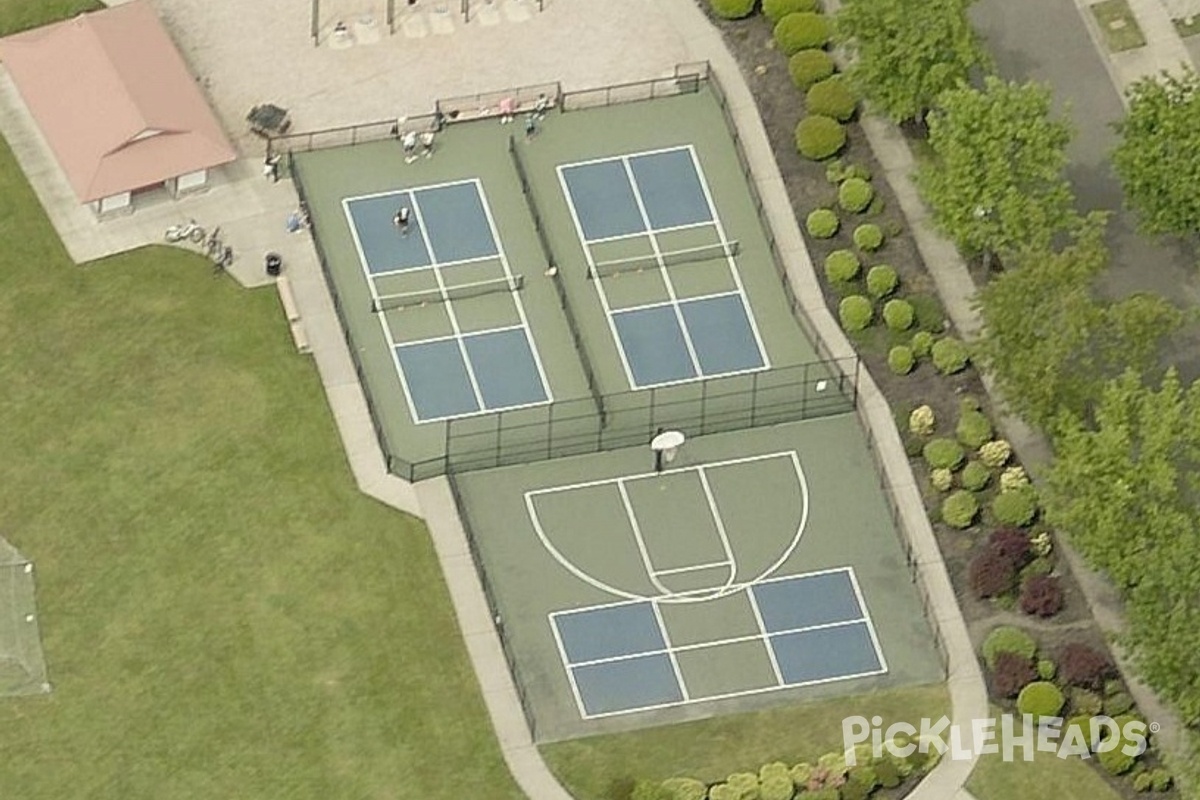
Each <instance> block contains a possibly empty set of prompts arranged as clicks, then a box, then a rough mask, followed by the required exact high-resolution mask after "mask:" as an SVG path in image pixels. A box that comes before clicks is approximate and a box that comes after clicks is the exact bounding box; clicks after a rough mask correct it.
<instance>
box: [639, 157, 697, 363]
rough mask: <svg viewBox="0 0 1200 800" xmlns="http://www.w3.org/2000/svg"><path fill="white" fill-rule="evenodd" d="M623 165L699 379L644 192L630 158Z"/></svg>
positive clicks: (672, 284)
mask: <svg viewBox="0 0 1200 800" xmlns="http://www.w3.org/2000/svg"><path fill="white" fill-rule="evenodd" d="M621 165H622V166H624V168H625V179H626V180H627V181H629V188H630V189H632V190H633V201H634V202H635V203H637V207H638V213H639V214H641V216H642V222H644V223H645V225H646V232H647V235H648V236H649V237H650V249H651V250H652V251H653V252H654V260H655V261H657V262H658V274H659V275H660V276H661V277H662V282H663V285H664V286H665V287H666V288H667V297H669V298H670V299H671V305H672V306H673V310H674V311H675V321H676V322H678V323H679V330H680V332H681V333H682V334H683V343H684V345H685V346H686V347H687V351H688V357H689V358H691V360H692V369H693V370H694V371H695V373H696V376H697V377H699V376H702V375H704V368H703V367H701V366H700V356H698V355H696V345H695V344H694V343H693V342H692V333H691V331H689V330H688V326H687V321H686V320H685V319H684V318H683V309H681V308H680V307H679V297H678V295H676V293H675V284H674V283H673V282H672V281H671V276H670V275H668V274H667V265H666V261H665V260H664V259H663V254H662V248H661V247H659V246H658V237H657V236H655V235H654V224H653V223H652V222H651V221H650V214H648V213H647V212H646V204H645V202H644V201H643V200H642V190H641V189H640V188H639V187H638V185H637V177H636V176H635V175H634V174H633V165H632V164H631V163H629V158H628V156H621Z"/></svg>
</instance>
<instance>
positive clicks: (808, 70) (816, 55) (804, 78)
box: [788, 50, 842, 183]
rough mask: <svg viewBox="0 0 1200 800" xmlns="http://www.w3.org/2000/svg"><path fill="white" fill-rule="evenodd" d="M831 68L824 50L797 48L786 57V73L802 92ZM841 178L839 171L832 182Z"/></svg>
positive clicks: (831, 60) (830, 70)
mask: <svg viewBox="0 0 1200 800" xmlns="http://www.w3.org/2000/svg"><path fill="white" fill-rule="evenodd" d="M833 70H834V64H833V57H832V56H830V55H829V53H826V52H825V51H824V50H799V51H797V52H795V53H792V55H791V57H790V58H789V59H788V74H789V75H791V76H792V83H793V84H794V85H795V86H796V88H797V89H799V90H800V91H802V92H805V91H808V89H809V87H811V86H813V85H814V84H816V83H820V82H821V81H823V80H825V79H826V78H828V77H829V76H830V75H832V74H833ZM841 180H842V179H841V177H840V173H839V177H838V178H836V179H834V180H833V181H832V182H833V183H837V182H839V181H841Z"/></svg>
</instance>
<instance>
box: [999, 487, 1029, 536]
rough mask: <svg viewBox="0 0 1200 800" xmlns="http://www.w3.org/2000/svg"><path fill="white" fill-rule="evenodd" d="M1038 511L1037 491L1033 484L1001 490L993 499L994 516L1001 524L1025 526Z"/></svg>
mask: <svg viewBox="0 0 1200 800" xmlns="http://www.w3.org/2000/svg"><path fill="white" fill-rule="evenodd" d="M1036 513H1037V491H1036V490H1034V488H1033V487H1032V486H1023V487H1021V488H1020V489H1014V490H1012V491H1010V492H1001V493H1000V494H998V495H996V496H995V498H993V499H992V516H993V517H995V518H996V522H998V523H1000V524H1001V525H1018V526H1020V527H1025V526H1026V525H1028V524H1029V523H1031V522H1033V517H1034V514H1036Z"/></svg>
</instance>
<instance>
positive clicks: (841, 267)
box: [825, 250, 862, 283]
mask: <svg viewBox="0 0 1200 800" xmlns="http://www.w3.org/2000/svg"><path fill="white" fill-rule="evenodd" d="M860 269H862V262H860V261H859V260H858V255H857V254H856V253H855V252H854V251H853V250H834V251H833V252H832V253H830V254H829V255H827V256H825V277H826V278H828V279H829V280H831V281H832V282H834V283H849V282H850V281H852V280H854V279H855V278H857V277H858V272H859V270H860Z"/></svg>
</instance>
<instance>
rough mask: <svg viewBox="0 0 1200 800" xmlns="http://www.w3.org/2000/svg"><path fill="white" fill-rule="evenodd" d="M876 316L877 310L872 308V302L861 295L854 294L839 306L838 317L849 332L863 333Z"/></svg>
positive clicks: (844, 299) (843, 300)
mask: <svg viewBox="0 0 1200 800" xmlns="http://www.w3.org/2000/svg"><path fill="white" fill-rule="evenodd" d="M874 316H875V309H873V308H872V307H871V301H870V300H868V299H867V298H865V297H863V296H862V295H861V294H852V295H850V296H849V297H846V298H843V299H842V302H841V303H839V304H838V317H839V318H840V319H841V321H842V327H843V328H845V329H846V330H848V331H861V330H862V329H863V328H865V327H867V326H868V325H870V324H871V320H872V318H874Z"/></svg>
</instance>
